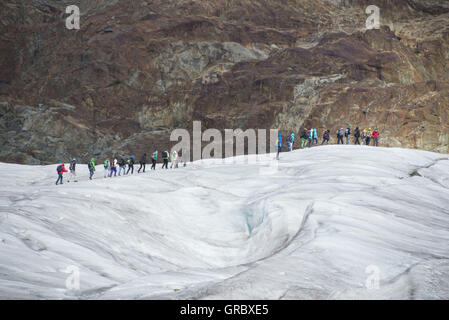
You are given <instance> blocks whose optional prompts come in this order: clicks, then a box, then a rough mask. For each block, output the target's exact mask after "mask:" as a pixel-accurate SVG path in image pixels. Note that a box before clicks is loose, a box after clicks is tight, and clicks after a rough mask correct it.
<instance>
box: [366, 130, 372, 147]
mask: <svg viewBox="0 0 449 320" xmlns="http://www.w3.org/2000/svg"><path fill="white" fill-rule="evenodd" d="M371 135H372V132H371V128H369V129H368V130H367V131H366V145H367V146H369V144H370V141H371Z"/></svg>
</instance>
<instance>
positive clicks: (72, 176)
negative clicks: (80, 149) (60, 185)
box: [67, 158, 78, 182]
mask: <svg viewBox="0 0 449 320" xmlns="http://www.w3.org/2000/svg"><path fill="white" fill-rule="evenodd" d="M75 167H76V159H75V158H73V159H72V161H71V162H70V167H69V170H70V176H69V179H67V182H70V180H71V179H73V180H74V181H75V182H78V180H76V172H75Z"/></svg>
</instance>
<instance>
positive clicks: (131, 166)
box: [126, 156, 134, 174]
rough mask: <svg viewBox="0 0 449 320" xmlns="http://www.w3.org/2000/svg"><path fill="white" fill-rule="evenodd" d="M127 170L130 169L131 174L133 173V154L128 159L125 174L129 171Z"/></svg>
mask: <svg viewBox="0 0 449 320" xmlns="http://www.w3.org/2000/svg"><path fill="white" fill-rule="evenodd" d="M129 170H131V174H134V156H131V157H129V159H128V171H126V174H128V173H129Z"/></svg>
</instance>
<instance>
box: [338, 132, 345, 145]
mask: <svg viewBox="0 0 449 320" xmlns="http://www.w3.org/2000/svg"><path fill="white" fill-rule="evenodd" d="M343 132H344V131H343V128H340V130H337V144H340V142H341V144H344V142H343V134H344V133H343Z"/></svg>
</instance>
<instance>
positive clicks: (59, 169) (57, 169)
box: [56, 164, 62, 173]
mask: <svg viewBox="0 0 449 320" xmlns="http://www.w3.org/2000/svg"><path fill="white" fill-rule="evenodd" d="M56 172H57V173H60V172H62V165H61V164H60V165H59V166H58V167H57V168H56Z"/></svg>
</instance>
